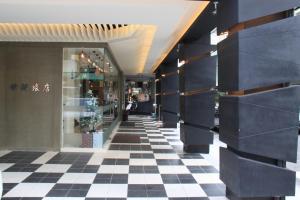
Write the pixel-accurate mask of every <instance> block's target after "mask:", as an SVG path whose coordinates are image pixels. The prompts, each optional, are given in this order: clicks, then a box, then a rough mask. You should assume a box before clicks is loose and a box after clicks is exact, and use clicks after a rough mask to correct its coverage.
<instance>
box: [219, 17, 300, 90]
mask: <svg viewBox="0 0 300 200" xmlns="http://www.w3.org/2000/svg"><path fill="white" fill-rule="evenodd" d="M298 27H300V16H298V17H292V18H287V19H284V20H280V21H276V22H272V23H269V24H265V25H262V26H258V27H254V28H250V29H247V30H243V31H240V32H239V33H236V34H234V35H233V36H231V37H229V38H227V39H225V40H224V41H222V42H221V43H219V45H218V50H219V59H218V61H219V88H220V90H221V91H236V90H246V89H252V88H257V87H263V86H269V85H273V84H278V83H285V82H292V81H298V80H299V77H300V70H299V68H300V59H299V51H296V50H297V49H298V50H299V44H300V37H299V35H300V33H299V29H298ZM270 66H272V68H270Z"/></svg>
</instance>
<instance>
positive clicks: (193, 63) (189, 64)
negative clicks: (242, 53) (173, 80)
mask: <svg viewBox="0 0 300 200" xmlns="http://www.w3.org/2000/svg"><path fill="white" fill-rule="evenodd" d="M214 10H215V7H214V4H213V3H210V4H209V5H208V6H207V7H206V9H205V10H204V12H203V13H202V14H201V15H200V16H199V18H198V19H197V20H196V22H195V23H194V24H193V25H192V27H191V28H190V30H189V32H188V33H187V34H186V36H185V38H184V40H183V43H182V44H181V46H180V63H181V64H184V65H182V66H181V67H180V119H181V120H180V137H181V141H182V142H183V143H184V151H185V152H194V153H195V152H198V153H209V145H210V144H212V143H213V133H212V132H211V131H210V130H211V129H212V128H213V127H214V119H215V94H216V91H215V87H216V68H217V55H215V56H211V55H212V54H211V52H213V51H216V46H215V45H212V44H211V31H212V30H213V29H214V28H215V27H216V20H215V18H216V17H215V16H214Z"/></svg>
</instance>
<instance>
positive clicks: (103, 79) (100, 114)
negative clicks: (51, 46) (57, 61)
mask: <svg viewBox="0 0 300 200" xmlns="http://www.w3.org/2000/svg"><path fill="white" fill-rule="evenodd" d="M63 57H64V59H63V147H86V148H101V147H102V145H103V144H104V142H105V140H106V138H108V135H109V134H110V132H111V129H112V126H113V125H114V123H115V122H116V120H117V118H118V115H119V110H120V108H119V100H120V96H119V91H120V88H119V87H120V81H119V80H120V78H119V77H120V73H119V71H118V69H117V67H116V66H115V65H114V63H113V62H112V59H111V56H110V54H109V52H108V51H107V50H106V49H105V48H93V49H91V48H65V49H64V55H63Z"/></svg>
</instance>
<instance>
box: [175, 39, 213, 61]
mask: <svg viewBox="0 0 300 200" xmlns="http://www.w3.org/2000/svg"><path fill="white" fill-rule="evenodd" d="M216 48H217V47H216V46H215V45H211V41H210V34H206V35H205V36H203V37H201V38H200V39H198V40H196V41H193V43H186V44H182V45H181V47H180V51H181V55H180V57H181V59H184V60H189V59H190V58H193V57H197V56H200V55H202V54H205V53H207V52H210V51H213V50H215V49H216Z"/></svg>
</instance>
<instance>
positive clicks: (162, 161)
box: [156, 159, 183, 165]
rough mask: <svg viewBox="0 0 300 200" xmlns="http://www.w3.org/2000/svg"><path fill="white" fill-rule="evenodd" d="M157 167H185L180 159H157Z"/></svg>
mask: <svg viewBox="0 0 300 200" xmlns="http://www.w3.org/2000/svg"><path fill="white" fill-rule="evenodd" d="M156 163H157V165H183V162H182V161H181V160H180V159H156Z"/></svg>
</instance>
